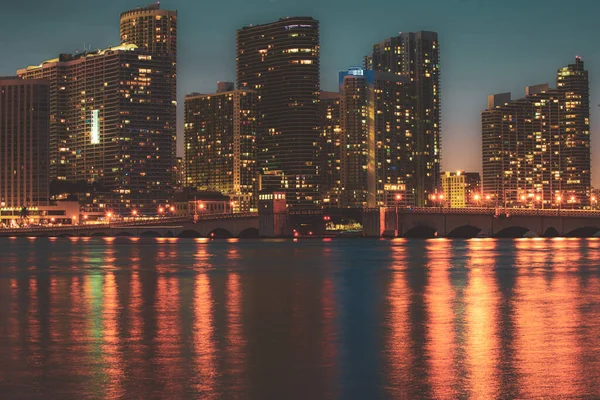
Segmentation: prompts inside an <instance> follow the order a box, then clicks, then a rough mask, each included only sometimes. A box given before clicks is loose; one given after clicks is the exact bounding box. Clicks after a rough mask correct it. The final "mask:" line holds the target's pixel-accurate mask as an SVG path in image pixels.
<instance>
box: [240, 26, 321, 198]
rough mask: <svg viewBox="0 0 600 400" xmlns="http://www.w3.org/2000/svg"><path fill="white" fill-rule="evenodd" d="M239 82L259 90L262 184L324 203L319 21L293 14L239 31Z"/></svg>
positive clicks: (259, 141)
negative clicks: (321, 193) (320, 164)
mask: <svg viewBox="0 0 600 400" xmlns="http://www.w3.org/2000/svg"><path fill="white" fill-rule="evenodd" d="M237 86H238V89H239V90H248V89H251V90H256V91H257V93H258V99H259V103H258V107H259V108H258V109H259V114H260V115H259V121H260V127H259V130H258V162H259V169H260V171H261V173H262V174H263V175H268V176H276V177H278V178H277V179H263V180H262V181H263V188H264V189H269V190H284V191H285V192H286V196H287V203H288V204H289V205H290V206H291V207H295V208H312V207H316V206H319V205H320V199H319V188H318V148H319V131H318V126H319V116H318V103H319V89H320V81H319V22H318V21H316V20H314V19H313V18H310V17H290V18H284V19H280V20H279V21H276V22H272V23H268V24H264V25H254V26H247V27H244V28H242V29H239V30H238V31H237Z"/></svg>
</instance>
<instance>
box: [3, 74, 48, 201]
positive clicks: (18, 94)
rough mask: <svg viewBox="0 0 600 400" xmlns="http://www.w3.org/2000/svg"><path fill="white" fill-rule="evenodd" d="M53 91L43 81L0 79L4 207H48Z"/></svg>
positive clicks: (16, 78) (14, 78)
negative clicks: (51, 93) (51, 94)
mask: <svg viewBox="0 0 600 400" xmlns="http://www.w3.org/2000/svg"><path fill="white" fill-rule="evenodd" d="M49 100H50V88H49V85H48V82H45V81H42V80H22V79H19V78H18V77H7V78H0V204H1V206H2V207H36V206H42V205H48V199H49V189H48V188H49V181H48V162H49V154H48V148H49V144H50V142H49V140H50V112H49Z"/></svg>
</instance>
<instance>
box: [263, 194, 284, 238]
mask: <svg viewBox="0 0 600 400" xmlns="http://www.w3.org/2000/svg"><path fill="white" fill-rule="evenodd" d="M258 234H259V236H261V237H267V238H273V237H283V236H291V234H292V232H290V222H289V215H288V212H287V202H286V198H285V193H283V192H261V194H260V195H259V201H258Z"/></svg>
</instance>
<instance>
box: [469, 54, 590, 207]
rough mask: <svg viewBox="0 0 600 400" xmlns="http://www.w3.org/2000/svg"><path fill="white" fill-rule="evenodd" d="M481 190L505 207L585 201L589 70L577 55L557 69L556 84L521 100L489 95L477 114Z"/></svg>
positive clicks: (587, 187) (538, 88) (585, 203)
mask: <svg viewBox="0 0 600 400" xmlns="http://www.w3.org/2000/svg"><path fill="white" fill-rule="evenodd" d="M481 118H482V144H483V191H484V194H487V195H491V196H492V197H493V198H494V199H495V202H496V204H498V205H499V206H506V207H540V208H544V207H548V208H549V207H557V206H559V204H558V203H571V206H572V207H587V206H589V204H590V195H591V184H590V137H589V134H590V128H589V86H588V74H587V71H585V69H584V66H583V61H582V60H581V59H580V58H577V59H576V60H575V63H574V64H570V65H568V66H566V67H564V68H561V69H559V70H558V74H557V88H556V89H551V88H549V87H548V85H547V84H543V85H536V86H530V87H528V88H527V91H526V96H525V97H524V98H522V99H518V100H511V95H510V93H502V94H497V95H491V96H489V97H488V109H487V110H485V111H483V112H482V116H481Z"/></svg>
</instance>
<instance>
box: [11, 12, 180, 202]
mask: <svg viewBox="0 0 600 400" xmlns="http://www.w3.org/2000/svg"><path fill="white" fill-rule="evenodd" d="M151 16H152V18H151ZM163 19H167V20H168V23H167V22H165V21H163ZM161 21H162V22H165V23H166V24H167V25H164V26H163V23H162V22H161ZM167 28H168V30H167V32H164V33H163V31H162V29H167ZM159 32H160V33H159ZM121 34H122V40H123V44H121V45H119V46H115V47H110V48H107V49H104V50H97V51H86V52H84V53H80V54H75V55H71V54H61V55H60V56H59V57H57V58H55V59H52V60H48V61H45V62H43V63H41V64H40V65H38V66H31V67H28V68H25V69H21V70H19V71H18V75H19V77H21V78H23V79H46V80H48V81H49V82H50V144H51V147H50V173H51V176H50V178H51V179H53V180H62V181H73V182H75V181H86V182H88V183H93V184H95V185H96V186H97V187H98V188H99V189H98V190H99V191H104V192H105V193H108V195H107V194H105V195H103V196H104V198H105V199H106V200H103V201H102V203H103V204H102V205H101V206H102V207H104V208H107V209H109V208H110V209H114V210H115V211H117V212H119V210H122V211H125V210H126V209H133V208H135V209H137V208H139V209H141V211H143V212H154V211H155V208H156V205H157V204H160V203H162V202H164V201H165V200H166V199H168V197H169V196H170V193H171V191H172V189H173V187H174V183H175V163H176V146H175V142H176V108H177V102H176V99H177V92H176V88H177V82H176V81H177V63H176V46H175V44H174V43H176V12H175V11H163V10H160V8H159V6H158V5H154V6H150V7H147V8H143V9H137V10H133V11H128V12H125V13H123V14H122V16H121ZM150 39H152V41H150ZM134 42H137V43H139V45H140V46H141V47H140V46H138V44H136V43H134Z"/></svg>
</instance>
